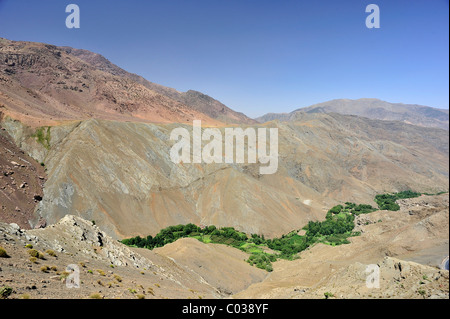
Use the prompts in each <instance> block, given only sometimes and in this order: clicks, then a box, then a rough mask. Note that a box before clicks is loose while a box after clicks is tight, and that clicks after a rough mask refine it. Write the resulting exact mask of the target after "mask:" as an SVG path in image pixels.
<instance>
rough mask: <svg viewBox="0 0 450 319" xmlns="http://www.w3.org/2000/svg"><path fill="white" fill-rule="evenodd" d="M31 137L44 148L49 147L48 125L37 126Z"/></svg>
mask: <svg viewBox="0 0 450 319" xmlns="http://www.w3.org/2000/svg"><path fill="white" fill-rule="evenodd" d="M32 137H34V138H36V140H37V142H38V143H40V144H42V146H44V147H45V148H46V149H50V126H48V127H39V128H37V129H36V132H35V133H34V134H33V135H32Z"/></svg>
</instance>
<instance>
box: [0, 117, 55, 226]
mask: <svg viewBox="0 0 450 319" xmlns="http://www.w3.org/2000/svg"><path fill="white" fill-rule="evenodd" d="M0 118H1V114H0ZM45 180H46V174H45V172H44V168H43V167H41V165H40V164H39V163H38V162H37V161H36V160H35V159H33V158H31V157H30V156H29V155H27V154H26V153H25V152H24V151H23V150H21V149H20V148H18V147H17V145H16V144H15V143H14V142H13V140H12V139H11V137H10V136H9V134H8V133H6V131H4V129H3V128H2V127H1V124H0V222H8V223H12V222H14V223H16V224H19V225H20V226H21V227H22V228H25V229H29V228H30V223H29V220H32V219H34V216H35V215H34V211H35V208H36V206H37V203H38V202H39V201H40V200H41V199H42V196H43V188H44V183H45Z"/></svg>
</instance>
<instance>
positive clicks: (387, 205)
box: [375, 190, 422, 211]
mask: <svg viewBox="0 0 450 319" xmlns="http://www.w3.org/2000/svg"><path fill="white" fill-rule="evenodd" d="M420 195H422V194H421V193H416V192H413V191H409V190H408V191H403V192H399V193H395V194H382V195H377V196H375V202H376V203H377V204H378V207H379V208H380V209H381V210H391V211H398V210H400V206H399V205H398V204H397V203H396V202H395V201H396V200H397V199H404V198H415V197H419V196H420Z"/></svg>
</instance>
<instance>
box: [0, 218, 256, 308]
mask: <svg viewBox="0 0 450 319" xmlns="http://www.w3.org/2000/svg"><path fill="white" fill-rule="evenodd" d="M0 246H1V247H2V248H3V249H4V250H5V251H6V253H7V256H6V257H1V256H0V288H3V287H10V288H12V289H13V292H12V294H11V296H10V298H24V296H27V298H32V299H35V298H45V299H46V298H54V299H61V298H63V299H73V298H75V299H83V298H108V299H115V298H121V299H124V298H125V299H133V298H146V299H155V298H158V299H164V298H185V299H187V298H192V299H199V298H221V297H224V296H226V294H224V293H222V292H220V291H219V290H218V289H216V288H215V287H214V286H212V285H211V284H209V283H208V282H207V281H205V280H204V279H203V278H202V277H201V276H199V275H198V274H196V273H195V272H192V271H190V270H188V269H186V268H185V267H184V266H183V265H178V264H177V263H176V262H175V261H174V260H172V259H170V258H167V257H165V256H163V255H159V254H156V253H153V252H150V251H148V250H147V251H144V252H143V253H144V254H145V257H144V256H143V255H141V254H140V252H139V250H136V251H134V250H132V249H130V248H128V247H126V246H124V245H122V244H120V243H118V242H117V241H115V240H113V239H112V238H111V237H109V236H108V235H106V234H105V233H104V232H102V231H101V230H100V229H99V228H98V227H96V226H95V225H93V223H92V222H90V221H86V220H83V219H81V218H78V217H75V216H70V215H68V216H66V217H64V218H63V219H62V220H61V221H60V222H58V223H57V224H55V225H52V226H49V227H47V228H46V229H39V230H33V231H26V230H23V229H20V227H19V226H18V225H16V224H10V225H9V224H4V223H0ZM141 251H142V250H141ZM34 252H37V253H36V254H35V253H34ZM39 253H40V254H39ZM34 255H36V256H38V257H34V258H33V257H32V256H34ZM241 263H242V265H243V266H244V267H246V268H247V271H248V272H250V273H251V272H256V273H258V270H256V269H255V268H253V267H251V266H250V265H248V264H246V263H245V262H244V261H241ZM69 265H76V266H77V267H78V268H79V270H80V289H69V288H67V287H66V278H67V276H68V275H69V272H68V271H67V270H66V269H67V267H68V266H69ZM223 267H225V268H226V267H227V266H223ZM264 276H265V275H263V277H264ZM263 277H260V278H263Z"/></svg>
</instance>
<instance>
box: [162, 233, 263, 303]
mask: <svg viewBox="0 0 450 319" xmlns="http://www.w3.org/2000/svg"><path fill="white" fill-rule="evenodd" d="M154 251H155V253H157V254H160V255H163V256H167V257H170V258H172V259H173V260H174V262H176V263H177V264H178V265H183V266H184V267H186V268H187V269H189V270H190V271H192V272H194V273H197V274H199V275H200V276H201V277H202V278H203V279H205V280H206V282H208V283H209V284H211V285H212V286H214V287H216V288H217V289H218V290H219V291H221V292H223V293H224V294H227V295H231V294H234V293H237V292H239V291H241V290H244V289H245V288H247V287H248V286H250V285H251V284H253V283H256V282H260V281H262V280H263V279H264V278H265V277H266V276H267V274H268V273H267V272H266V271H265V270H262V269H258V268H256V267H249V264H248V263H247V262H246V260H247V259H248V254H247V253H245V252H242V251H240V250H238V249H235V248H232V247H229V246H226V245H220V244H204V243H201V242H200V241H198V240H197V239H194V238H184V239H180V240H177V241H176V242H174V243H172V244H169V245H166V246H164V247H162V248H157V249H155V250H154Z"/></svg>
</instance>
